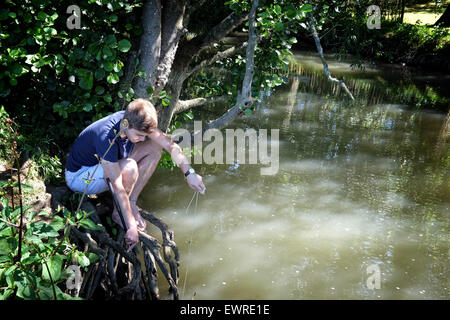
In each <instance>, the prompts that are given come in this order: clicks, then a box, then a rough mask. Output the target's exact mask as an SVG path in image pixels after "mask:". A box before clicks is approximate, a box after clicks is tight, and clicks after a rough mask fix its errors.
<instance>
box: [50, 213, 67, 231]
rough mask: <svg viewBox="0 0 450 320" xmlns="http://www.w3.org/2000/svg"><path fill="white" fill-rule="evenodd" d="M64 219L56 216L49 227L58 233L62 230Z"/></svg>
mask: <svg viewBox="0 0 450 320" xmlns="http://www.w3.org/2000/svg"><path fill="white" fill-rule="evenodd" d="M64 225H65V223H64V219H63V218H61V217H59V216H56V217H55V218H54V220H53V221H52V222H50V224H49V226H50V227H52V228H53V230H55V231H59V230H61V229H62V228H64Z"/></svg>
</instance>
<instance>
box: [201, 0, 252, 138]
mask: <svg viewBox="0 0 450 320" xmlns="http://www.w3.org/2000/svg"><path fill="white" fill-rule="evenodd" d="M257 7H258V0H253V4H252V9H251V10H250V15H249V30H248V33H249V39H248V45H247V52H246V60H247V61H246V67H245V76H244V80H243V81H242V91H241V93H240V94H239V95H238V98H237V101H236V104H235V105H234V106H233V107H232V108H231V109H229V110H228V111H227V113H225V114H224V115H222V116H221V117H220V118H218V119H216V120H214V121H211V122H210V123H208V124H207V125H206V126H205V128H203V130H202V134H203V132H205V131H206V130H208V129H211V128H217V129H220V128H223V127H225V126H226V125H227V124H228V123H230V122H231V121H232V120H233V119H234V118H235V117H236V116H237V115H238V114H239V111H240V110H241V107H249V106H250V105H251V103H252V102H253V100H252V98H251V88H252V79H253V73H254V55H255V48H256V44H257V42H258V35H257V34H256V28H255V18H256V9H257ZM196 134H199V133H194V135H196Z"/></svg>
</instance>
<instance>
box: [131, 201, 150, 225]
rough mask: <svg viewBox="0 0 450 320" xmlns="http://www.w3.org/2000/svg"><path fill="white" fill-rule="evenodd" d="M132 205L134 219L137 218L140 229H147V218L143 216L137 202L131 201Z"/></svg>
mask: <svg viewBox="0 0 450 320" xmlns="http://www.w3.org/2000/svg"><path fill="white" fill-rule="evenodd" d="M130 207H131V212H133V216H134V220H136V224H137V228H138V230H139V231H145V228H146V227H147V223H146V222H145V219H144V218H142V216H141V214H140V213H139V209H138V207H137V206H136V203H133V202H131V201H130Z"/></svg>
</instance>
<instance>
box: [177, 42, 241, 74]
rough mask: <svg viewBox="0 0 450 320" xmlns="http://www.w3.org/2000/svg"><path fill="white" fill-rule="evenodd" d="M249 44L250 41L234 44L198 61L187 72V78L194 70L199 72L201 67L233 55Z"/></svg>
mask: <svg viewBox="0 0 450 320" xmlns="http://www.w3.org/2000/svg"><path fill="white" fill-rule="evenodd" d="M247 45H248V42H243V43H241V44H240V45H239V46H233V47H231V48H228V49H226V50H224V51H220V52H217V53H216V54H215V55H214V56H213V57H212V58H210V59H206V60H203V61H201V62H200V63H198V64H197V65H195V66H194V67H192V68H190V69H189V70H188V71H187V72H186V78H188V77H189V76H190V75H191V74H193V73H194V72H197V71H198V70H200V69H202V68H204V67H206V66H209V65H212V64H213V63H215V62H216V61H219V60H222V59H225V58H228V57H231V56H233V55H234V54H236V53H237V52H239V51H240V50H242V49H244V48H245V47H247Z"/></svg>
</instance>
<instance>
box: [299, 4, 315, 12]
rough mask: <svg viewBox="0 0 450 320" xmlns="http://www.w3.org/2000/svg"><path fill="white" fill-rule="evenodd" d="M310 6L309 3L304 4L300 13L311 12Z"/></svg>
mask: <svg viewBox="0 0 450 320" xmlns="http://www.w3.org/2000/svg"><path fill="white" fill-rule="evenodd" d="M312 9H313V8H312V5H310V4H309V3H307V4H304V5H303V6H302V7H301V8H300V12H310V11H312Z"/></svg>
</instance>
